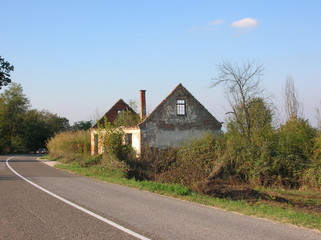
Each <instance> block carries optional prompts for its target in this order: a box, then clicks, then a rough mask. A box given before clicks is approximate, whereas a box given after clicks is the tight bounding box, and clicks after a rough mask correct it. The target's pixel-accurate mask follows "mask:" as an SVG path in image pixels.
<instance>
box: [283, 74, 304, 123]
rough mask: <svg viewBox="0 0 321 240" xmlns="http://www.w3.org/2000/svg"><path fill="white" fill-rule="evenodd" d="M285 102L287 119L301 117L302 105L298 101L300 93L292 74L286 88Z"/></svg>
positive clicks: (288, 78)
mask: <svg viewBox="0 0 321 240" xmlns="http://www.w3.org/2000/svg"><path fill="white" fill-rule="evenodd" d="M284 103H285V112H286V116H287V119H288V120H289V119H291V118H299V117H301V116H302V112H303V110H302V105H301V104H300V103H299V101H298V93H297V91H296V89H295V87H294V81H293V78H292V77H291V76H289V77H287V79H286V83H285V90H284Z"/></svg>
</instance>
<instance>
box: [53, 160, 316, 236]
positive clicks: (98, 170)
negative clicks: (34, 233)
mask: <svg viewBox="0 0 321 240" xmlns="http://www.w3.org/2000/svg"><path fill="white" fill-rule="evenodd" d="M56 167H57V168H60V169H65V170H67V171H71V172H74V173H77V174H80V175H83V176H88V177H92V178H95V179H99V180H102V181H106V182H111V183H115V184H121V185H125V186H128V187H134V188H138V189H142V190H146V191H151V192H154V193H158V194H162V195H167V196H171V197H177V198H180V199H184V200H187V201H191V202H195V203H200V204H204V205H207V206H213V207H218V208H222V209H225V210H228V211H234V212H238V213H242V214H245V215H251V216H256V217H261V218H267V219H270V220H275V221H279V222H283V223H290V224H294V225H297V226H302V227H307V228H311V229H318V230H321V216H320V215H317V214H313V213H306V212H302V211H298V210H296V209H294V208H292V207H291V206H287V207H278V206H273V205H270V204H266V203H255V204H249V203H246V202H245V201H232V200H228V199H219V198H213V197H209V196H204V195H200V194H197V193H194V192H191V191H190V190H189V189H187V188H186V187H183V186H180V185H177V184H164V183H158V182H152V181H135V180H133V179H130V180H129V179H126V178H125V177H124V173H123V171H122V170H121V169H113V170H111V169H108V168H106V167H104V166H101V165H94V166H88V167H81V166H80V165H77V164H58V165H56ZM260 191H268V190H267V189H260ZM270 191H271V190H270ZM278 191H281V190H278ZM312 193H313V192H309V194H312ZM283 194H284V192H283ZM290 194H299V195H304V193H298V191H291V192H290Z"/></svg>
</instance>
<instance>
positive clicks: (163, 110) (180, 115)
mask: <svg viewBox="0 0 321 240" xmlns="http://www.w3.org/2000/svg"><path fill="white" fill-rule="evenodd" d="M122 111H131V112H133V113H135V111H134V110H133V109H132V108H131V107H130V106H129V105H128V104H127V103H125V102H124V101H123V100H122V99H120V100H119V101H118V102H117V103H116V104H115V105H114V106H113V107H112V108H111V109H110V110H109V111H108V112H107V113H106V114H105V115H104V117H103V118H102V119H100V120H99V122H100V123H102V122H103V121H104V119H105V118H107V120H108V121H109V122H111V123H113V122H114V121H115V119H116V118H117V116H118V114H119V113H120V112H122ZM139 115H140V122H139V123H138V125H137V126H135V127H121V128H122V130H123V132H124V134H125V136H124V143H125V144H130V145H131V146H132V147H133V149H134V150H135V151H136V153H137V155H140V154H141V151H142V146H150V147H157V148H164V147H167V146H179V145H180V144H182V143H184V142H187V141H189V140H191V139H195V138H200V137H201V136H202V135H204V134H205V133H220V132H221V126H222V124H221V123H220V122H219V121H218V120H217V119H216V118H215V117H214V116H213V115H212V114H211V113H210V112H209V111H208V110H207V109H206V108H205V107H204V106H203V105H202V104H201V103H200V102H199V101H198V100H197V99H196V98H195V97H194V96H193V95H192V94H191V93H190V92H189V91H188V90H187V89H186V88H185V87H184V86H183V85H182V84H179V85H178V86H177V87H176V88H175V89H174V90H173V91H172V92H171V93H170V94H169V95H168V96H167V97H166V98H165V99H164V100H163V101H162V102H161V103H160V104H159V105H158V106H157V107H156V108H155V109H154V110H153V111H152V112H151V113H150V114H149V115H148V116H146V94H145V90H140V114H139ZM102 131H103V130H101V129H99V128H98V127H97V124H96V125H94V126H93V127H92V128H91V154H92V155H95V154H101V153H103V146H101V145H102V144H101V140H100V139H101V138H102V137H103V132H102Z"/></svg>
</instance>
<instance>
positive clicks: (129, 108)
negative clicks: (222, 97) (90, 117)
mask: <svg viewBox="0 0 321 240" xmlns="http://www.w3.org/2000/svg"><path fill="white" fill-rule="evenodd" d="M178 91H183V92H185V93H186V94H188V95H189V96H190V97H191V98H193V100H194V101H195V102H197V103H198V105H199V107H200V108H202V110H203V111H205V112H206V113H207V114H208V115H210V116H211V117H212V118H213V121H214V122H216V124H217V125H220V126H221V123H220V122H219V121H218V120H217V119H216V118H215V117H214V116H213V115H212V114H211V113H210V112H209V111H208V110H207V109H206V108H205V107H204V105H203V104H201V103H200V102H199V101H198V100H197V99H196V98H195V97H194V96H193V95H192V94H191V93H190V92H189V91H188V90H187V89H186V88H185V87H184V86H183V84H181V83H179V84H178V85H177V86H176V87H175V88H174V89H173V90H172V91H171V92H170V93H169V94H168V95H167V97H166V98H165V99H164V100H163V101H162V102H161V103H160V104H158V105H157V107H156V108H155V109H154V110H153V111H152V112H151V113H150V114H149V115H147V117H145V118H144V119H143V120H142V121H141V122H140V123H139V124H138V125H137V126H138V127H140V126H141V125H142V124H144V123H145V122H147V121H149V120H150V119H151V118H153V117H154V115H155V113H156V112H157V110H158V109H159V108H161V107H162V106H163V105H164V104H165V103H166V102H167V100H168V99H169V98H170V97H171V96H172V95H174V94H175V93H176V92H178ZM120 104H121V105H123V106H124V107H125V109H127V110H129V111H132V112H133V113H135V114H137V113H136V112H135V111H134V110H133V109H132V108H131V107H130V106H129V105H128V104H127V103H126V102H125V101H124V100H122V99H119V100H118V101H117V102H116V103H115V104H114V105H113V106H112V107H111V108H110V110H108V111H107V112H106V113H105V114H104V116H103V117H102V118H101V119H100V120H99V121H98V122H97V123H96V124H95V125H94V126H93V128H96V127H97V125H98V123H100V124H103V123H104V117H105V116H106V117H107V119H108V121H109V122H113V121H114V120H115V119H116V118H117V116H115V117H114V118H112V119H110V116H111V115H112V113H113V112H114V111H115V110H117V109H118V108H117V106H119V105H120Z"/></svg>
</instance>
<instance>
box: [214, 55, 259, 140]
mask: <svg viewBox="0 0 321 240" xmlns="http://www.w3.org/2000/svg"><path fill="white" fill-rule="evenodd" d="M217 71H218V75H217V77H216V78H214V79H213V83H212V87H216V86H218V85H224V87H225V90H226V96H227V99H228V101H229V103H230V106H231V108H232V111H231V112H230V113H232V114H233V115H234V119H235V121H236V122H237V124H238V126H239V128H240V129H241V131H242V132H243V133H244V134H245V135H246V136H247V137H248V139H251V119H250V112H249V107H250V101H251V99H253V98H255V97H258V96H260V93H262V88H261V76H262V75H263V71H264V67H263V65H261V64H259V63H257V62H255V61H246V62H243V63H242V64H240V65H239V64H232V63H231V62H229V61H226V60H225V61H222V62H221V63H220V64H218V66H217Z"/></svg>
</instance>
